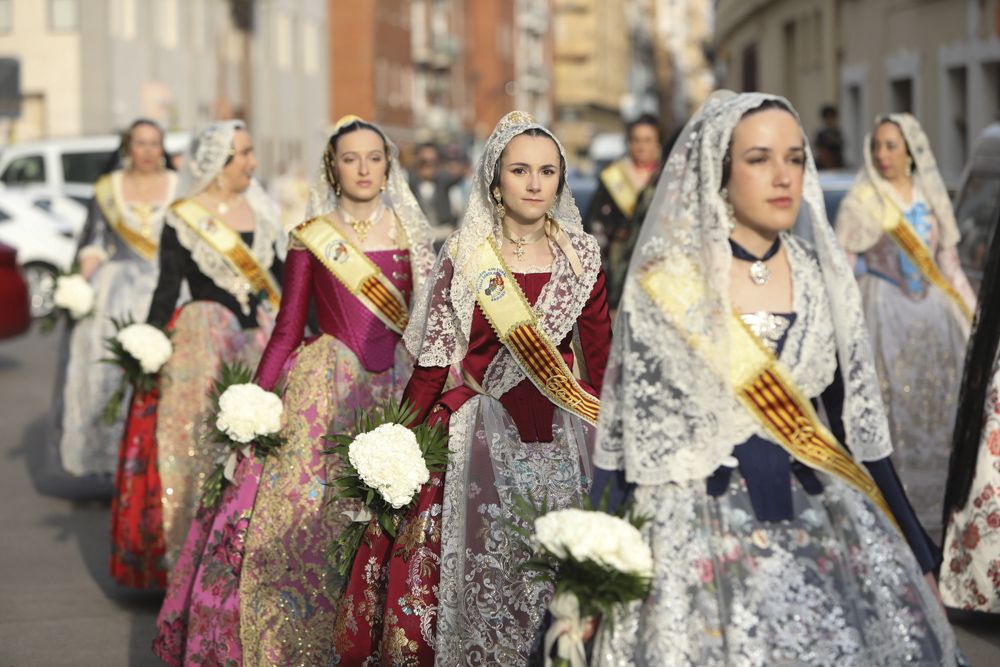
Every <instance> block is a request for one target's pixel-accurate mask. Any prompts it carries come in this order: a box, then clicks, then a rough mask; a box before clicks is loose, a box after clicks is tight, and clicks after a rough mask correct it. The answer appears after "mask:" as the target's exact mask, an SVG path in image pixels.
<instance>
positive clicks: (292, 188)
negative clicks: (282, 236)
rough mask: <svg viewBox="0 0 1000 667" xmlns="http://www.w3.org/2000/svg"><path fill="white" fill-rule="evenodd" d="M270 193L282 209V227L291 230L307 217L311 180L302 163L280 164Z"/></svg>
mask: <svg viewBox="0 0 1000 667" xmlns="http://www.w3.org/2000/svg"><path fill="white" fill-rule="evenodd" d="M269 194H270V195H271V199H273V200H274V201H276V202H277V203H278V209H279V210H280V211H281V227H282V229H284V230H286V231H291V230H292V229H293V228H294V227H295V225H297V224H299V223H300V222H302V220H304V219H305V214H306V202H307V201H308V199H309V181H308V180H307V179H306V176H305V172H304V171H303V169H302V166H301V165H298V164H292V165H286V164H282V165H280V166H279V167H278V175H277V176H276V177H275V178H274V180H273V181H272V182H271V187H270V190H269Z"/></svg>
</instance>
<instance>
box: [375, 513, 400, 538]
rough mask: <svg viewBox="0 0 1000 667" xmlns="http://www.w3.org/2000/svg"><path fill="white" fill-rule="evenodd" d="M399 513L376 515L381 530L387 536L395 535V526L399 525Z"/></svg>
mask: <svg viewBox="0 0 1000 667" xmlns="http://www.w3.org/2000/svg"><path fill="white" fill-rule="evenodd" d="M399 518H400V515H399V514H396V513H391V514H390V513H388V512H386V513H382V514H379V515H378V523H379V525H380V526H382V530H384V531H385V534H386V535H388V536H389V537H396V527H397V526H398V525H399Z"/></svg>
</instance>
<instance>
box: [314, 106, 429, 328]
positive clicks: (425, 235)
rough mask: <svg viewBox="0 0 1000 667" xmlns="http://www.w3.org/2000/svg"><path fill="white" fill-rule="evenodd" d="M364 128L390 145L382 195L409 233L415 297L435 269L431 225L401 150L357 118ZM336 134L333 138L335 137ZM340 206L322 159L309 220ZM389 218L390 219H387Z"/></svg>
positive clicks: (407, 235)
mask: <svg viewBox="0 0 1000 667" xmlns="http://www.w3.org/2000/svg"><path fill="white" fill-rule="evenodd" d="M358 120H359V121H360V122H361V123H362V124H363V125H364V126H366V127H369V128H371V129H372V130H374V131H376V132H378V133H379V134H380V135H381V136H382V138H383V139H384V140H385V143H386V144H387V145H388V146H389V159H390V162H389V175H388V179H387V182H386V187H385V192H384V193H382V200H383V202H384V203H385V205H386V206H387V207H388V208H389V209H390V210H391V211H392V212H393V213H395V214H396V217H397V218H398V219H399V222H400V225H402V227H403V232H405V234H406V241H407V244H408V246H409V251H410V274H411V276H412V278H413V294H414V295H415V294H417V293H418V292H419V291H420V290H422V289H423V287H424V283H426V282H427V277H428V276H429V275H430V272H431V267H433V266H434V245H433V242H432V240H431V228H430V223H429V222H428V221H427V216H425V215H424V213H423V211H421V210H420V204H419V203H417V199H416V197H414V196H413V192H412V191H411V190H410V185H409V183H408V182H407V179H406V175H405V174H404V173H403V167H402V165H400V163H399V148H397V146H396V144H395V143H393V142H392V140H391V139H389V137H388V136H387V135H386V134H385V132H383V131H382V128H380V127H378V126H377V125H375V124H374V123H369V122H368V121H362V120H360V119H358ZM336 133H337V131H336V130H335V131H334V134H333V135H331V137H330V139H332V138H333V136H335V135H336ZM339 203H340V198H339V197H338V196H337V193H336V191H334V189H333V188H332V187H331V186H330V181H329V180H328V179H327V176H326V169H325V168H324V165H323V161H322V159H321V160H320V165H319V169H318V170H317V172H316V175H315V177H314V178H313V183H312V186H311V187H310V188H309V200H308V202H307V204H306V220H312V219H313V218H316V217H319V216H321V215H326V214H327V213H330V212H331V211H333V210H335V209H336V208H337V207H338V206H339ZM386 217H387V218H388V216H386ZM415 303H417V301H416V299H412V298H411V299H410V304H411V310H412V305H413V304H415Z"/></svg>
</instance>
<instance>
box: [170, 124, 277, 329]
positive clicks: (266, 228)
mask: <svg viewBox="0 0 1000 667" xmlns="http://www.w3.org/2000/svg"><path fill="white" fill-rule="evenodd" d="M246 129H247V126H246V124H245V123H244V122H243V121H241V120H221V121H216V122H214V123H211V124H209V125H207V126H206V127H204V128H203V129H202V130H201V131H200V132H198V134H197V136H196V137H195V138H194V139H193V140H192V141H191V147H190V149H189V151H188V155H187V157H186V159H185V160H184V166H183V167H182V169H181V175H180V183H179V185H178V188H177V191H178V192H179V193H181V197H182V198H188V197H193V196H194V195H196V194H198V193H199V192H201V191H203V190H204V189H205V188H207V187H208V186H209V185H210V184H211V183H212V181H214V180H215V179H216V178H217V177H218V176H219V174H220V173H221V172H222V169H223V168H224V167H225V166H226V160H228V159H229V156H230V153H231V151H232V150H233V136H234V135H235V134H236V130H246ZM243 197H244V198H246V200H247V204H248V205H249V206H250V208H251V210H253V213H254V217H255V219H256V226H255V228H254V234H253V244H252V246H251V248H250V250H251V251H252V252H253V254H254V257H256V259H257V261H258V262H259V263H260V265H261V266H262V267H264V268H270V267H271V264H272V263H273V262H274V256H275V254H276V253H277V255H278V257H282V258H283V257H284V256H285V250H286V241H287V239H286V235H285V232H284V230H283V229H282V228H281V219H280V217H279V215H278V207H277V206H276V205H275V203H274V202H273V201H271V198H270V197H268V196H267V193H266V192H265V191H264V188H263V187H261V185H260V182H259V181H258V180H257V179H256V178H253V179H251V180H250V186H249V187H248V188H247V189H246V191H245V192H244V193H243ZM166 222H167V223H168V224H170V226H171V227H173V228H174V229H175V230H177V240H178V241H179V242H180V244H181V245H182V246H184V247H185V248H186V249H187V250H188V251H190V253H191V258H192V259H193V260H194V262H195V264H196V265H197V266H198V269H199V270H201V272H202V273H204V274H205V275H206V276H208V277H209V278H211V279H212V281H213V282H215V284H216V285H218V286H219V287H221V288H222V289H224V290H226V291H227V292H229V293H230V294H232V295H233V296H234V297H235V298H236V300H237V301H238V302H239V304H240V307H241V309H242V310H243V312H244V314H248V313H249V312H250V307H249V296H250V295H249V287H248V285H247V283H246V279H245V278H244V277H243V276H242V275H238V274H237V273H236V272H234V271H233V270H232V269H231V268H230V266H229V264H228V263H227V262H226V261H225V260H224V259H223V258H222V257H220V256H219V254H218V253H216V252H215V251H214V250H212V249H211V248H210V247H209V246H208V245H207V244H206V243H204V242H203V241H202V240H201V237H199V236H198V234H197V232H195V231H194V230H193V229H191V228H190V227H188V226H187V225H186V224H184V223H183V222H181V221H180V220H179V219H178V218H177V216H176V214H175V213H174V212H173V211H170V210H168V211H167V215H166Z"/></svg>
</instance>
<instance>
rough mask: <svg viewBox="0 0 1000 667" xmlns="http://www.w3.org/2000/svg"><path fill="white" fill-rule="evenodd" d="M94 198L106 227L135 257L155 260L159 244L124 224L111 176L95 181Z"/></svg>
mask: <svg viewBox="0 0 1000 667" xmlns="http://www.w3.org/2000/svg"><path fill="white" fill-rule="evenodd" d="M94 197H95V198H96V199H97V205H98V206H99V207H100V208H101V213H102V214H103V215H104V219H105V220H107V222H108V226H109V227H111V229H113V230H114V232H115V234H117V235H118V237H119V238H120V239H121V240H122V241H123V242H124V243H125V245H127V246H128V247H130V248H131V249H132V250H133V251H134V252H135V253H136V254H137V255H139V256H140V257H142V258H143V259H145V260H146V261H148V262H152V261H154V260H155V259H156V253H157V250H158V249H159V243H158V242H157V240H156V239H152V238H149V237H148V236H143V234H142V233H140V232H138V231H136V230H135V229H132V228H131V227H129V225H128V223H127V222H125V218H124V216H123V215H122V211H121V209H120V208H119V205H118V201H117V200H116V198H115V191H114V184H113V183H112V182H111V174H105V175H104V176H101V177H100V178H99V179H97V183H95V184H94Z"/></svg>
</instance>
